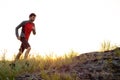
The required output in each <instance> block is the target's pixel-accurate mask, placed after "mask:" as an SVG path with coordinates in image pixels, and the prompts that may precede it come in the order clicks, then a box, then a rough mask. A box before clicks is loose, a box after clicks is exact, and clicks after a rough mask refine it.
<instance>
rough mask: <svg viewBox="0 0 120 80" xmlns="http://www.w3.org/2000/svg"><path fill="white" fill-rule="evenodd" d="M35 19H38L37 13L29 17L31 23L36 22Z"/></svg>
mask: <svg viewBox="0 0 120 80" xmlns="http://www.w3.org/2000/svg"><path fill="white" fill-rule="evenodd" d="M35 18H36V14H35V13H31V14H30V15H29V20H30V21H32V22H33V21H34V20H35Z"/></svg>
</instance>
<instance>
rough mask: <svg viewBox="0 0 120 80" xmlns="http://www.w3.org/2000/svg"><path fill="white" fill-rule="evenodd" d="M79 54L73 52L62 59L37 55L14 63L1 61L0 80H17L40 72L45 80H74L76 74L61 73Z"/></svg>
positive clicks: (3, 59)
mask: <svg viewBox="0 0 120 80" xmlns="http://www.w3.org/2000/svg"><path fill="white" fill-rule="evenodd" d="M77 55H78V54H77V53H75V52H73V51H71V52H70V53H69V54H66V55H64V56H61V57H56V58H55V57H53V56H46V57H42V56H40V55H37V56H36V57H34V56H32V57H31V58H30V59H28V60H24V59H21V60H19V61H16V62H15V63H13V62H12V61H7V60H5V55H3V57H4V58H2V60H1V61H0V80H15V77H17V76H19V75H22V74H26V73H34V72H38V74H40V76H41V77H42V78H43V79H44V80H61V79H62V80H74V78H75V74H73V75H71V74H69V73H65V72H62V71H61V69H60V68H61V67H62V66H65V65H69V64H71V63H73V60H72V58H73V57H75V56H77Z"/></svg>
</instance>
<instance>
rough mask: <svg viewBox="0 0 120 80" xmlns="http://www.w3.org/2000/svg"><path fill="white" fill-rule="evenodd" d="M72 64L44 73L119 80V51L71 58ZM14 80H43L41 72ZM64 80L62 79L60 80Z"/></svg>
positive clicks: (98, 79) (97, 79)
mask: <svg viewBox="0 0 120 80" xmlns="http://www.w3.org/2000/svg"><path fill="white" fill-rule="evenodd" d="M73 60H74V61H73V63H71V64H67V65H63V66H62V67H61V68H59V69H53V70H49V71H46V73H47V74H48V75H52V74H54V73H55V72H58V73H64V74H65V73H69V74H73V73H74V74H75V75H76V77H75V79H74V80H120V49H119V48H117V49H115V50H110V51H105V52H89V53H84V54H81V55H80V56H76V57H74V58H73ZM15 80H45V79H43V78H42V77H41V72H34V73H31V74H30V73H26V74H21V75H20V76H17V77H16V78H15ZM61 80H64V79H61Z"/></svg>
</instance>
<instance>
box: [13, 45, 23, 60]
mask: <svg viewBox="0 0 120 80" xmlns="http://www.w3.org/2000/svg"><path fill="white" fill-rule="evenodd" d="M24 50H25V48H24V45H23V43H22V44H21V46H20V49H19V52H18V54H17V56H16V58H15V61H16V60H19V58H20V56H21V54H22V53H23V51H24Z"/></svg>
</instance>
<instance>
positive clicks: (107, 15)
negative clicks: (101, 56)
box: [0, 0, 120, 59]
mask: <svg viewBox="0 0 120 80" xmlns="http://www.w3.org/2000/svg"><path fill="white" fill-rule="evenodd" d="M0 10H1V11H0V22H1V23H0V26H1V29H0V37H1V38H0V55H3V53H6V55H7V57H8V58H9V59H10V58H12V57H11V55H13V54H17V52H18V49H19V47H20V44H21V42H20V41H19V40H17V38H16V36H15V27H16V26H17V25H19V24H20V23H21V22H22V21H24V20H28V16H29V14H30V13H32V12H34V13H36V15H37V17H36V20H35V22H34V23H35V25H36V32H37V34H36V35H35V36H34V35H33V34H31V36H30V39H29V43H30V45H31V47H32V50H31V52H30V54H35V53H37V54H40V55H46V54H50V53H54V54H56V55H63V54H65V53H68V52H70V51H71V50H74V51H75V52H79V53H85V52H91V51H98V50H99V49H100V47H101V43H102V42H103V41H110V42H111V43H112V44H115V45H118V46H119V45H120V38H119V36H120V28H119V27H120V1H119V0H0ZM19 33H20V30H19Z"/></svg>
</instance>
